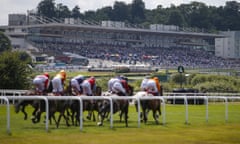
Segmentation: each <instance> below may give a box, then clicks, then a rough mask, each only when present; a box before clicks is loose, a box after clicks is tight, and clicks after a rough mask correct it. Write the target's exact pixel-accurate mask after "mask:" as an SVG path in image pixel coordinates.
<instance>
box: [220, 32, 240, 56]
mask: <svg viewBox="0 0 240 144" xmlns="http://www.w3.org/2000/svg"><path fill="white" fill-rule="evenodd" d="M222 34H223V35H225V36H226V37H225V38H216V40H215V54H216V56H219V57H223V58H231V59H239V58H240V31H226V32H222Z"/></svg>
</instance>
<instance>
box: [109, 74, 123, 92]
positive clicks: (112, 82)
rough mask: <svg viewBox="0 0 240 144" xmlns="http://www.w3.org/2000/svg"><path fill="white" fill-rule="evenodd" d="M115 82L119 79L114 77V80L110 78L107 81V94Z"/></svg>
mask: <svg viewBox="0 0 240 144" xmlns="http://www.w3.org/2000/svg"><path fill="white" fill-rule="evenodd" d="M115 82H120V77H114V78H111V79H110V80H109V81H108V91H109V92H112V88H113V84H114V83H115Z"/></svg>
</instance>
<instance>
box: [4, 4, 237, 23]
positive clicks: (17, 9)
mask: <svg viewBox="0 0 240 144" xmlns="http://www.w3.org/2000/svg"><path fill="white" fill-rule="evenodd" d="M40 1H41V0H0V4H1V9H0V25H7V24H8V14H13V13H23V14H26V13H27V10H31V9H35V8H36V7H37V5H38V3H39V2H40ZM115 1H123V2H125V3H126V4H129V3H132V1H133V0H55V2H56V3H62V4H64V5H67V6H68V8H69V9H70V10H71V9H72V8H73V7H74V6H76V5H78V6H79V7H80V11H81V12H84V11H86V10H96V9H98V8H102V7H104V6H113V4H114V2H115ZM143 1H144V3H145V7H146V9H154V8H156V7H157V5H162V6H163V7H169V6H170V5H171V4H174V5H176V6H178V5H180V4H183V3H184V4H188V3H190V2H191V1H192V0H143ZM195 1H199V2H203V3H205V4H206V5H211V6H217V7H219V6H224V5H225V2H226V1H229V0H195ZM235 1H238V0H235Z"/></svg>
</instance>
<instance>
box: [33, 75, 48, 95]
mask: <svg viewBox="0 0 240 144" xmlns="http://www.w3.org/2000/svg"><path fill="white" fill-rule="evenodd" d="M49 82H50V80H49V74H48V73H44V74H42V75H37V76H36V77H35V78H34V79H33V85H34V86H35V91H36V94H37V95H43V94H44V93H45V92H46V91H47V89H48V87H49Z"/></svg>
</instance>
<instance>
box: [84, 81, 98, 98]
mask: <svg viewBox="0 0 240 144" xmlns="http://www.w3.org/2000/svg"><path fill="white" fill-rule="evenodd" d="M81 87H82V89H83V94H84V95H87V96H92V95H93V91H94V90H95V89H96V79H95V78H94V77H90V78H88V79H86V80H84V81H83V82H82V84H81Z"/></svg>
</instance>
